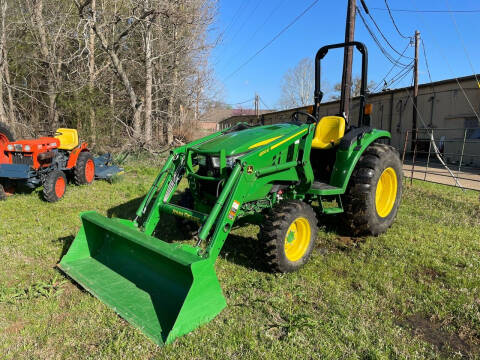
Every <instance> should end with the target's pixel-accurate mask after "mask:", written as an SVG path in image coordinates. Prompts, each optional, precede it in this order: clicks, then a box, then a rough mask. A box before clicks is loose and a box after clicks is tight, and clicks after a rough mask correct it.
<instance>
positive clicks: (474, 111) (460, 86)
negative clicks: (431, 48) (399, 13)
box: [419, 14, 480, 120]
mask: <svg viewBox="0 0 480 360" xmlns="http://www.w3.org/2000/svg"><path fill="white" fill-rule="evenodd" d="M419 17H421V18H422V19H421V20H422V22H423V23H424V25H425V22H424V21H423V16H422V15H421V14H420V15H419ZM434 43H436V42H435V40H434ZM440 55H441V56H442V57H443V59H444V60H445V63H446V64H447V66H448V68H449V69H450V72H451V73H452V74H453V76H454V78H455V81H456V82H457V85H458V87H459V88H460V90H461V91H462V93H463V96H465V99H466V100H467V102H468V104H469V105H470V108H471V109H472V111H473V113H474V114H475V117H476V118H477V119H478V120H480V116H479V115H478V113H477V111H476V110H475V107H474V106H473V104H472V102H471V101H470V98H469V97H468V95H467V93H466V92H465V89H464V88H463V86H462V85H461V84H460V81H459V80H458V77H457V76H456V74H455V72H454V71H453V68H452V65H451V64H450V62H449V61H448V58H447V57H446V56H445V54H444V53H443V51H442V49H441V48H440Z"/></svg>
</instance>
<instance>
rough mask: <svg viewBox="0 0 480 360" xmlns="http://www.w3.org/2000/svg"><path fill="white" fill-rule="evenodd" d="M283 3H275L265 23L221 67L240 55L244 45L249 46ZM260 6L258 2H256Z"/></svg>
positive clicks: (283, 0)
mask: <svg viewBox="0 0 480 360" xmlns="http://www.w3.org/2000/svg"><path fill="white" fill-rule="evenodd" d="M284 2H285V0H281V1H279V2H278V3H277V6H275V7H274V8H273V10H272V11H271V12H270V14H269V15H268V16H267V17H266V18H265V21H264V22H263V23H262V24H260V25H259V26H258V27H257V29H256V30H255V31H254V32H253V34H252V35H251V36H250V37H249V38H248V39H247V40H246V41H245V42H244V43H243V45H242V47H241V48H240V49H239V50H238V51H237V52H236V53H235V54H232V56H230V57H229V58H228V60H227V62H226V63H225V64H224V65H223V66H224V67H225V66H227V65H228V64H230V62H231V60H232V59H233V58H236V57H237V55H239V54H240V53H242V51H243V49H244V48H245V46H246V45H248V44H250V42H251V41H252V40H253V39H254V38H255V36H256V35H257V34H258V32H259V31H260V29H262V28H263V27H264V26H265V25H266V24H267V23H268V21H269V20H270V18H271V17H272V16H273V14H274V13H275V12H276V11H277V10H278V9H279V8H280V7H281V6H282V5H283V3H284ZM258 3H259V4H260V1H259V2H258Z"/></svg>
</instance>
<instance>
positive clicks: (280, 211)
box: [259, 200, 318, 273]
mask: <svg viewBox="0 0 480 360" xmlns="http://www.w3.org/2000/svg"><path fill="white" fill-rule="evenodd" d="M293 224H297V225H298V227H297V225H293ZM291 226H294V228H292V227H291ZM302 228H303V229H304V230H302ZM293 229H294V230H293ZM292 232H294V235H293V236H294V238H293V239H292V240H290V235H291V233H292ZM317 232H318V227H317V217H316V215H315V212H314V211H313V209H312V207H311V206H310V205H308V204H306V203H304V202H303V201H298V200H290V201H286V202H284V203H281V204H278V205H277V206H275V207H274V208H273V209H271V210H270V211H269V212H268V213H267V214H266V216H265V221H264V222H263V223H262V225H260V234H259V240H260V242H261V244H262V247H263V250H264V254H265V260H266V265H267V267H268V269H269V270H270V271H273V272H282V273H285V272H292V271H296V270H298V269H300V268H301V267H302V266H303V265H305V264H306V263H307V261H308V259H309V258H310V255H311V254H312V251H313V248H314V245H315V240H316V238H317ZM302 233H303V234H304V237H303V239H302ZM297 236H298V238H297ZM297 241H301V242H300V243H297ZM296 244H298V245H296ZM302 244H303V245H302ZM292 246H298V248H297V250H298V251H293V252H292V248H291V247H292Z"/></svg>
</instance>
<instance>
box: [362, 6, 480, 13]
mask: <svg viewBox="0 0 480 360" xmlns="http://www.w3.org/2000/svg"><path fill="white" fill-rule="evenodd" d="M371 9H372V10H380V11H393V12H406V13H433V14H435V13H438V14H442V13H457V14H471V13H480V10H412V9H385V8H379V7H372V8H371Z"/></svg>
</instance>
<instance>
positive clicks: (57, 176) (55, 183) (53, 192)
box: [43, 170, 67, 203]
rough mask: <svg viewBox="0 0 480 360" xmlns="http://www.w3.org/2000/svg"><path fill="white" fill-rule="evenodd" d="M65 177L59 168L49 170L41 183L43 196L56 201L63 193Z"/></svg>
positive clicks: (65, 185) (46, 199) (49, 200)
mask: <svg viewBox="0 0 480 360" xmlns="http://www.w3.org/2000/svg"><path fill="white" fill-rule="evenodd" d="M66 187H67V177H66V176H65V173H64V172H63V171H60V170H53V171H52V172H50V173H49V174H48V175H47V177H46V179H45V182H44V183H43V198H44V199H45V201H48V202H52V203H53V202H57V201H58V200H60V199H62V198H63V195H65V190H66Z"/></svg>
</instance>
